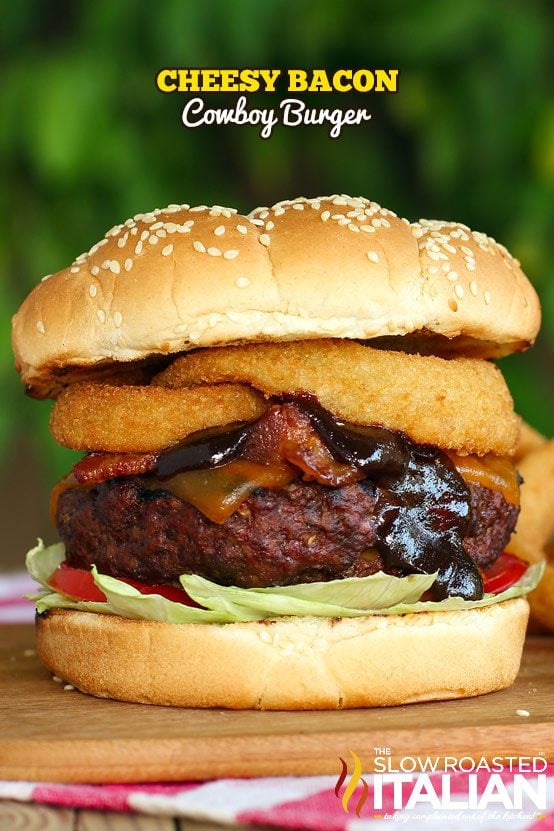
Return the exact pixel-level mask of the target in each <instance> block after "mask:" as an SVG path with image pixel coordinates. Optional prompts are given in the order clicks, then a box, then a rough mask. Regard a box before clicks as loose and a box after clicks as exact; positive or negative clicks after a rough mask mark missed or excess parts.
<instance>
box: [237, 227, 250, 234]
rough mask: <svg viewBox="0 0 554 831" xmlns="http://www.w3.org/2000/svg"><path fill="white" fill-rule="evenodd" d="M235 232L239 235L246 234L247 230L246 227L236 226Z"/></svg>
mask: <svg viewBox="0 0 554 831" xmlns="http://www.w3.org/2000/svg"><path fill="white" fill-rule="evenodd" d="M237 231H238V232H239V234H247V233H248V228H247V227H246V225H237Z"/></svg>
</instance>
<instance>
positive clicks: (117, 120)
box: [0, 0, 554, 568]
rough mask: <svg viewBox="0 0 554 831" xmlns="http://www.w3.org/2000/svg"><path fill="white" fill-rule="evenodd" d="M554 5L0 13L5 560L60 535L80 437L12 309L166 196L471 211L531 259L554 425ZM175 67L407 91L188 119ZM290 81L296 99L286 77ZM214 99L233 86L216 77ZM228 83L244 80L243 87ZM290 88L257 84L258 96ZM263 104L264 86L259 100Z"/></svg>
mask: <svg viewBox="0 0 554 831" xmlns="http://www.w3.org/2000/svg"><path fill="white" fill-rule="evenodd" d="M553 43H554V6H553V4H552V3H551V2H549V0H548V1H547V0H545V1H544V2H537V1H535V2H529V0H528V1H527V2H525V3H523V2H520V0H512V1H511V2H510V0H496V2H484V1H483V0H459V2H453V3H449V4H447V3H444V1H443V0H440V1H439V0H429V1H428V2H425V3H415V2H411V0H410V1H408V0H405V2H399V1H397V2H395V0H391V2H388V3H375V2H365V3H363V2H359V0H358V2H346V1H344V2H338V0H317V2H307V1H305V2H298V0H266V2H262V0H235V2H234V3H229V2H225V0H210V2H184V0H169V2H160V3H157V4H153V3H146V2H136V1H135V2H131V0H119V2H116V1H115V0H95V2H94V3H90V2H61V1H60V0H55V1H54V0H51V1H50V2H48V3H44V2H43V0H18V2H17V3H12V4H9V5H6V6H5V7H4V8H3V12H2V25H1V26H0V67H1V84H0V159H1V163H2V180H1V181H2V184H1V187H0V210H1V212H2V217H1V218H2V228H3V233H2V235H1V240H0V315H1V320H0V336H1V338H2V343H1V349H0V375H1V387H0V388H1V390H2V399H1V400H2V405H1V408H0V461H1V465H0V468H1V470H0V480H1V481H0V484H1V485H2V498H1V499H0V520H1V523H2V531H3V544H2V548H1V550H0V568H1V567H2V564H3V566H4V567H5V568H6V567H7V568H10V567H17V566H18V565H19V566H21V564H22V561H23V553H24V551H25V550H26V548H27V547H29V544H31V543H32V541H33V539H34V538H35V537H36V536H37V534H39V533H41V534H43V535H44V537H45V538H46V539H50V540H52V539H53V538H54V530H53V529H52V528H51V527H50V525H49V522H48V517H47V510H46V504H47V498H48V490H49V487H51V485H52V483H53V481H54V480H55V479H56V477H59V476H60V475H61V474H62V473H63V472H65V470H66V469H67V467H68V466H69V464H70V460H71V459H72V458H73V454H71V453H69V451H64V450H62V449H60V448H58V447H57V446H56V445H55V444H54V442H53V440H52V439H50V437H49V434H48V429H47V421H48V413H49V409H50V403H49V402H42V403H37V402H34V401H29V400H27V399H26V398H25V397H24V395H23V393H22V389H21V387H20V385H19V382H18V378H17V375H16V374H15V372H14V369H13V360H12V357H11V352H10V346H9V335H10V317H11V315H12V314H13V312H14V311H15V310H16V309H17V307H18V305H19V303H20V302H21V300H22V299H23V297H24V296H25V294H26V293H27V292H28V291H29V289H30V288H31V287H32V286H33V285H34V284H35V283H36V282H37V281H38V279H39V278H40V277H42V276H43V275H44V274H47V273H51V272H54V271H56V270H58V269H60V268H63V267H65V266H66V265H67V264H68V263H69V262H70V261H71V260H72V258H74V257H75V256H76V255H77V254H79V253H80V252H81V251H83V250H86V249H88V248H89V247H90V245H91V244H92V243H93V242H94V241H96V240H97V239H99V238H100V237H101V236H102V235H103V234H104V232H105V231H106V229H107V228H109V227H111V226H112V225H114V224H115V223H116V222H119V221H123V220H124V219H125V218H127V217H128V216H130V215H132V214H134V213H137V212H138V211H144V210H147V209H149V208H153V207H155V206H160V207H163V206H164V205H166V204H168V203H170V202H184V201H186V202H190V203H192V204H194V203H196V204H198V203H207V204H211V203H218V204H224V205H225V204H229V205H234V206H236V207H238V208H239V209H241V210H245V211H248V210H249V209H250V208H252V207H253V206H254V205H258V204H271V203H273V202H275V201H277V200H280V199H283V198H288V197H293V196H296V195H299V194H303V195H306V196H312V195H316V194H325V193H332V192H337V191H338V192H346V193H351V194H353V195H357V194H362V195H364V196H368V197H370V198H371V199H374V200H376V201H378V202H381V203H382V204H383V205H385V206H387V207H390V208H392V209H393V210H395V211H397V212H398V213H400V214H401V215H404V216H408V217H410V218H412V219H415V218H418V217H420V216H427V217H440V218H446V219H457V220H461V221H463V222H465V223H467V224H468V225H470V226H471V227H473V228H475V229H479V230H483V231H486V232H487V233H488V234H491V235H492V236H494V237H496V238H497V239H498V240H499V241H501V242H503V243H504V244H506V245H507V246H508V247H509V248H510V250H511V251H512V252H513V253H514V255H515V256H517V257H519V259H520V260H521V262H522V265H523V268H524V270H525V271H526V272H527V274H528V275H529V276H530V278H531V279H532V281H533V282H534V284H535V286H536V287H537V289H538V291H539V293H540V295H541V299H542V303H543V309H544V323H543V330H542V334H541V336H540V338H539V341H538V342H537V345H536V347H535V349H534V350H532V351H531V352H529V353H526V354H524V355H520V356H515V357H512V358H509V359H505V360H504V361H503V362H502V368H503V370H504V372H505V374H506V376H507V378H508V381H509V384H510V386H511V389H512V391H513V394H514V397H515V400H516V407H517V409H518V411H519V412H520V413H521V414H522V415H523V416H524V417H525V418H526V419H527V420H528V421H529V422H530V423H531V424H533V425H534V426H536V427H538V428H539V429H541V430H542V431H544V432H545V433H547V434H549V435H552V434H553V433H554V416H553V412H554V407H553V405H554V381H553V371H552V370H553V366H554V264H553V259H552V256H551V251H550V243H551V238H552V236H553V234H554V92H553V82H554V66H553V54H554V50H553V48H552V44H553ZM162 66H216V67H221V66H229V67H231V66H239V67H240V66H258V67H259V66H265V67H282V68H288V67H324V68H326V69H328V70H332V69H336V68H339V67H354V68H358V67H398V68H399V69H400V86H399V93H398V94H396V95H376V96H371V95H370V96H356V95H348V96H339V95H334V96H325V95H321V96H306V95H301V96H299V97H302V98H303V99H304V100H305V101H306V102H307V103H309V104H312V105H316V104H317V105H319V106H333V107H334V106H342V107H346V106H365V107H366V108H368V109H370V110H371V111H372V112H373V120H372V121H371V122H370V123H369V124H366V125H364V126H361V127H355V128H345V129H344V131H343V133H342V135H341V137H340V138H339V139H337V140H331V139H330V138H329V137H328V131H327V130H326V129H325V128H301V129H298V128H296V129H286V128H283V127H277V129H276V131H275V133H274V135H273V137H272V138H271V139H270V140H267V141H262V140H260V138H259V137H258V133H257V130H256V129H255V128H233V127H231V128H200V129H196V130H185V129H184V128H183V126H182V125H181V121H180V113H181V109H182V107H183V104H184V101H185V98H184V97H183V96H179V95H162V94H161V93H159V92H158V91H157V90H156V88H155V85H154V78H155V75H156V72H157V70H158V69H159V68H161V67H162ZM284 95H285V94H284V93H282V94H281V97H284ZM205 97H206V99H208V100H212V101H213V102H216V101H217V102H219V103H221V102H222V98H221V97H220V98H218V97H217V96H216V97H213V98H211V99H210V97H209V96H205ZM226 100H231V98H228V99H226ZM270 101H271V103H272V104H273V105H276V104H278V98H272V99H268V98H266V97H264V98H263V99H257V102H258V104H259V105H264V106H267V105H268V104H269V103H270ZM255 102H256V98H255V97H250V98H249V104H251V105H252V104H254V103H255Z"/></svg>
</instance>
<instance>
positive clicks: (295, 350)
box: [152, 340, 520, 455]
mask: <svg viewBox="0 0 554 831" xmlns="http://www.w3.org/2000/svg"><path fill="white" fill-rule="evenodd" d="M225 381H231V382H235V383H236V382H238V383H249V384H251V385H252V386H253V387H255V388H256V389H259V390H261V391H262V392H263V393H265V394H266V395H280V394H282V393H291V392H295V391H300V390H302V391H307V392H311V393H314V394H315V395H316V396H317V397H318V399H319V401H320V402H321V404H322V405H323V406H324V407H326V408H327V409H328V410H330V411H331V412H332V413H334V414H335V415H336V416H338V417H339V418H344V419H345V420H347V421H350V422H354V423H358V424H382V425H384V426H385V427H388V428H389V429H392V430H398V431H400V432H403V433H405V434H406V435H407V436H409V438H411V439H412V440H413V441H415V442H420V443H422V444H433V445H435V446H438V447H441V448H444V449H446V450H457V451H458V452H462V453H475V454H484V453H496V454H498V455H510V454H512V453H513V452H514V450H515V448H516V445H517V439H518V434H519V421H520V420H519V417H518V416H516V415H515V414H514V412H513V402H512V399H511V396H510V393H509V391H508V388H507V386H506V383H505V381H504V379H503V377H502V375H501V374H500V372H499V370H498V369H497V368H496V367H495V366H494V365H492V364H489V363H487V362H485V361H481V360H476V359H472V358H454V359H451V360H445V359H443V358H436V357H428V356H425V357H423V356H421V355H406V354H404V353H402V352H388V351H385V350H381V349H373V348H371V347H368V346H362V345H361V344H357V343H353V342H349V341H342V340H341V341H338V340H313V341H298V342H293V343H277V344H275V343H269V344H254V345H248V346H227V347H217V348H214V347H212V348H210V349H200V350H198V351H196V352H193V353H191V354H190V355H186V356H183V357H180V358H178V359H177V360H176V361H175V362H174V363H173V364H171V365H170V366H169V367H168V368H167V369H166V370H165V371H164V372H162V373H160V375H158V376H156V378H154V380H153V382H152V383H153V384H157V385H160V386H164V387H171V388H178V387H187V386H191V385H195V384H200V383H208V384H209V383H212V384H217V383H221V382H225Z"/></svg>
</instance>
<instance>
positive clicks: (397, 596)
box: [180, 563, 544, 618]
mask: <svg viewBox="0 0 554 831" xmlns="http://www.w3.org/2000/svg"><path fill="white" fill-rule="evenodd" d="M543 570H544V566H543V564H542V563H536V564H535V565H532V566H530V567H529V568H528V569H527V571H526V572H525V574H523V576H522V577H521V578H520V580H519V581H518V582H517V583H515V584H514V585H513V586H511V587H510V588H509V589H506V591H503V592H501V593H500V594H486V595H484V597H483V598H482V599H481V600H464V599H463V598H461V597H448V598H446V599H445V600H440V601H432V600H419V598H420V597H421V596H422V595H423V594H424V592H426V591H427V589H429V588H430V587H431V586H432V584H433V583H434V581H435V578H436V575H435V574H430V575H428V574H410V575H409V576H408V577H393V576H392V575H389V574H384V573H383V572H378V573H377V574H372V575H370V576H369V577H350V578H347V579H345V580H332V581H330V582H328V583H301V584H298V585H296V586H276V587H272V588H265V589H240V588H237V587H236V586H219V585H218V584H217V583H212V582H211V581H210V580H206V579H205V578H204V577H199V576H198V575H196V574H187V575H184V576H182V577H181V578H180V580H181V584H182V586H183V588H184V589H185V591H187V592H188V594H189V595H190V596H191V597H192V598H193V600H196V602H197V603H201V604H202V605H203V606H207V607H208V608H210V609H217V608H223V602H226V603H229V602H231V603H234V604H235V605H236V606H245V607H246V608H249V609H252V610H256V611H257V612H258V613H259V615H260V618H261V617H275V616H280V615H314V616H316V617H361V616H363V615H368V614H379V615H405V614H411V613H413V612H453V611H457V610H464V609H478V608H481V607H482V606H491V605H492V604H494V603H501V602H502V601H504V600H510V599H511V598H513V597H519V596H520V595H523V594H526V593H527V592H529V591H531V590H532V589H534V588H535V586H536V585H537V583H538V582H539V580H540V578H541V576H542V573H543ZM343 584H345V585H343ZM331 599H332V600H333V601H334V602H332V603H331V602H330V600H331Z"/></svg>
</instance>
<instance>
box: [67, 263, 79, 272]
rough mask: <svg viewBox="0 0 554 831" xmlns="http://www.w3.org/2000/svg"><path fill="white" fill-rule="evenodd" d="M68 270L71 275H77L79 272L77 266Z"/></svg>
mask: <svg viewBox="0 0 554 831" xmlns="http://www.w3.org/2000/svg"><path fill="white" fill-rule="evenodd" d="M69 270H70V272H71V273H72V274H77V273H78V272H79V271H80V268H79V266H78V265H74V266H72V268H70V269H69Z"/></svg>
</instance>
